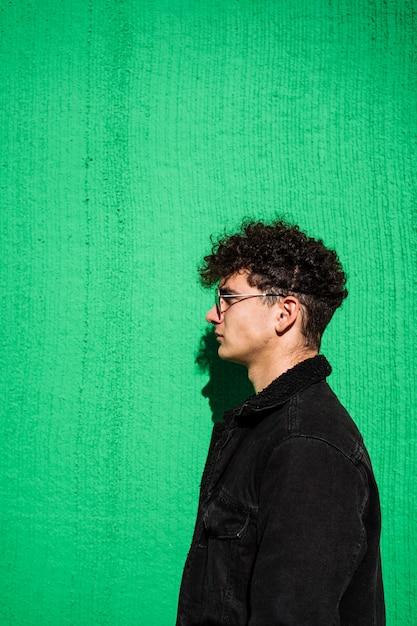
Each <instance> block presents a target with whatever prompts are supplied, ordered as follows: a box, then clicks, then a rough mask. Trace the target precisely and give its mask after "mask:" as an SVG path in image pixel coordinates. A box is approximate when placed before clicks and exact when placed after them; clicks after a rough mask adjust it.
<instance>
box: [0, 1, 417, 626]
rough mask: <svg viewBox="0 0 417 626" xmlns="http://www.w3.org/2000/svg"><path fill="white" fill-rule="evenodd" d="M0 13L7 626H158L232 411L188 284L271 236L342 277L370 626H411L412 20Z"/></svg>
mask: <svg viewBox="0 0 417 626" xmlns="http://www.w3.org/2000/svg"><path fill="white" fill-rule="evenodd" d="M0 6H1V13H0V20H1V36H0V46H1V69H0V71H1V77H0V81H1V82H0V84H1V89H0V105H1V106H0V108H1V111H2V112H1V118H0V121H1V123H0V141H1V144H0V145H1V168H0V170H1V183H0V184H1V222H0V224H1V226H0V227H1V239H2V244H1V245H2V256H3V264H2V277H1V287H2V299H1V304H2V308H1V317H0V319H1V348H2V358H1V364H2V376H1V406H2V416H1V423H0V428H1V433H0V442H1V443H0V445H1V453H0V470H1V483H0V488H1V502H0V533H1V550H0V572H1V580H0V623H1V624H2V625H3V624H4V625H5V626H70V625H71V626H90V625H91V626H93V625H94V626H96V625H97V626H105V625H108V626H136V625H145V626H165V625H168V624H172V623H173V622H174V619H175V610H176V602H177V592H178V586H179V582H180V577H181V571H182V566H183V562H184V559H185V556H186V552H187V549H188V546H189V542H190V538H191V533H192V529H193V523H194V515H195V511H196V504H197V495H198V485H199V480H200V475H201V471H202V466H203V463H204V459H205V454H206V450H207V445H208V441H209V437H210V431H211V426H212V412H211V408H212V409H213V411H214V414H215V418H216V417H217V415H218V410H219V406H222V405H227V404H228V403H229V404H230V402H234V401H235V400H236V399H238V398H240V397H241V396H242V395H244V394H245V393H246V386H245V383H244V382H243V379H242V372H241V371H240V370H235V369H233V367H232V366H229V367H230V368H231V369H230V375H231V378H230V380H231V381H232V383H233V385H232V388H231V386H229V387H227V386H226V387H224V377H223V375H221V377H220V378H221V380H220V383H221V385H220V387H218V388H217V389H218V391H214V392H213V385H212V384H210V383H214V382H215V378H216V375H217V379H218V378H219V376H218V373H219V372H223V371H224V370H220V369H217V367H216V364H214V366H213V363H212V362H211V361H210V363H209V364H208V369H206V371H205V370H204V368H203V371H201V368H200V367H199V366H198V364H196V362H195V360H196V356H197V353H198V350H199V345H200V339H201V337H202V336H204V333H205V329H206V324H205V321H204V314H205V311H206V309H207V308H208V307H209V306H211V301H212V296H211V294H210V293H207V292H205V291H203V290H201V288H200V287H199V286H198V281H197V272H196V268H197V265H198V263H199V260H200V258H201V256H202V255H203V254H205V253H207V251H208V249H209V236H210V235H211V234H212V233H215V234H218V233H220V232H221V231H222V230H223V229H224V228H227V229H231V228H234V227H236V225H237V224H238V223H239V221H240V220H241V218H242V217H243V216H253V217H260V218H272V217H275V216H276V215H284V216H285V217H287V218H288V219H290V220H293V221H296V222H297V223H299V224H300V226H301V227H303V228H305V229H307V230H308V231H309V232H310V233H311V234H312V235H315V236H321V237H322V238H323V239H324V241H325V242H326V243H327V244H328V245H330V246H335V247H336V249H337V250H338V252H339V254H340V257H341V259H342V262H343V263H344V265H345V267H346V270H347V272H348V275H349V285H348V286H349V291H350V296H349V298H348V300H347V301H346V303H345V304H344V306H343V308H342V309H341V310H340V311H339V312H338V313H337V314H336V316H335V318H334V321H333V322H332V325H331V327H330V328H329V330H328V332H327V334H326V336H325V341H324V345H323V352H324V353H325V354H326V355H327V357H328V358H329V360H330V361H331V363H332V364H333V367H334V369H335V372H334V374H333V375H332V377H331V384H332V386H333V388H334V389H335V390H336V392H337V393H338V394H339V396H340V397H341V399H342V401H343V402H344V403H345V404H346V406H347V407H348V409H349V410H350V411H351V413H352V415H353V417H354V418H355V419H356V421H357V423H358V425H359V426H360V428H361V430H362V431H363V433H364V436H365V439H366V441H367V444H368V447H369V449H370V452H371V455H372V458H373V462H374V467H375V473H376V476H377V479H378V482H379V485H380V490H381V499H382V507H383V516H384V530H383V542H382V543H383V559H384V571H385V584H386V593H387V605H388V607H387V608H388V623H389V624H390V626H394V625H395V626H397V625H398V626H406V625H412V624H413V625H414V624H415V623H417V609H416V583H417V568H416V563H415V561H416V559H415V555H416V554H417V550H416V532H415V531H416V517H417V507H416V454H415V452H416V441H417V429H416V420H415V414H416V411H415V382H416V358H415V351H416V347H417V345H416V344H417V341H416V330H415V320H416V313H415V311H416V306H417V298H416V292H417V284H416V239H417V236H416V233H417V231H416V209H415V197H416V171H417V163H416V129H417V126H416V122H417V112H416V106H415V105H416V97H417V84H416V83H417V80H416V71H415V68H416V54H415V53H416V46H415V41H413V37H415V33H416V24H415V19H416V18H415V16H416V7H413V5H412V1H406V0H404V1H403V0H372V1H371V0H276V1H273V0H240V1H238V0H210V1H209V0H170V1H168V0H72V1H71V0H38V1H37V2H35V1H31V0H10V2H9V1H6V0H1V2H0ZM413 22H414V23H413ZM413 201H414V202H413ZM200 360H201V359H200ZM219 367H220V366H219ZM221 367H225V368H226V369H227V366H226V365H224V364H223V365H222V366H221ZM216 372H217V374H216ZM210 373H211V374H212V377H211V379H209V374H210ZM208 383H209V384H208ZM207 384H208V385H207ZM202 390H203V393H204V395H202ZM207 395H208V396H209V398H207V397H205V396H207ZM210 407H211V408H210Z"/></svg>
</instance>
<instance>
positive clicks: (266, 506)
mask: <svg viewBox="0 0 417 626" xmlns="http://www.w3.org/2000/svg"><path fill="white" fill-rule="evenodd" d="M367 494H368V489H367V484H366V476H365V475H364V474H363V473H362V471H361V470H360V468H359V467H358V466H357V465H356V464H355V463H354V462H353V461H352V460H351V459H349V458H347V457H346V456H345V455H344V454H342V453H341V452H340V451H339V450H337V449H336V448H334V447H332V446H331V445H329V444H328V443H326V442H325V441H322V440H319V439H314V438H309V437H301V436H297V437H292V438H289V439H287V440H286V441H285V442H283V443H282V444H281V445H280V446H279V447H278V448H277V449H275V450H274V451H273V453H272V455H271V457H270V459H269V462H268V464H267V466H266V470H265V473H264V476H263V481H262V485H261V491H260V504H259V518H258V551H257V557H256V561H255V564H254V570H253V576H252V581H251V589H250V617H249V622H248V624H249V625H250V626H261V625H262V626H265V624H268V625H269V626H274V625H277V626H278V625H280V626H290V625H291V626H304V625H307V624H308V625H310V626H311V624H314V625H315V626H321V625H323V626H324V625H325V626H329V624H336V623H339V621H338V615H339V603H340V600H341V597H342V595H343V592H344V590H345V589H346V587H347V585H348V583H349V581H350V579H351V577H352V574H353V572H354V570H355V568H356V566H357V564H358V562H359V561H360V560H361V559H362V557H363V554H364V552H365V551H366V533H365V528H364V524H363V519H362V518H363V513H364V509H365V507H366V504H367Z"/></svg>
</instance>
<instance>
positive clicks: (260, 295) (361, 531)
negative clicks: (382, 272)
mask: <svg viewBox="0 0 417 626" xmlns="http://www.w3.org/2000/svg"><path fill="white" fill-rule="evenodd" d="M200 274H201V278H202V282H203V284H204V285H206V286H211V285H214V284H216V283H218V291H217V294H216V304H215V306H213V307H212V308H211V309H210V310H209V312H208V313H207V320H208V322H210V323H211V324H212V325H213V326H214V332H215V334H216V337H217V340H218V343H219V355H220V357H221V358H222V359H228V360H230V361H234V362H236V363H241V364H243V365H245V366H246V367H247V370H248V376H249V379H250V380H251V382H252V384H253V386H254V388H255V391H256V394H255V395H254V396H252V397H251V398H249V399H248V400H247V401H246V402H245V403H244V404H242V405H240V406H238V407H237V408H235V409H233V410H231V411H228V412H227V413H226V414H225V417H224V423H223V424H216V425H215V427H214V431H213V438H212V442H211V445H210V450H209V454H208V459H207V463H206V467H205V471H204V474H203V480H202V485H201V496H200V503H199V509H198V515H197V522H196V527H195V532H194V537H193V541H192V545H191V549H190V552H189V555H188V558H187V562H186V565H185V568H184V575H183V580H182V585H181V592H180V600H179V608H178V618H177V624H178V625H179V626H191V625H199V624H201V625H203V624H204V625H205V626H209V625H217V624H233V625H236V626H237V625H239V626H244V625H248V626H274V625H277V626H278V625H281V626H287V625H292V626H303V625H309V626H317V625H323V626H324V625H325V626H331V625H342V626H345V625H348V624H349V626H353V625H355V626H359V625H360V626H365V625H366V626H368V625H369V626H370V625H373V626H379V625H381V624H385V610H384V597H383V587H382V577H381V564H380V552H379V537H380V506H379V498H378V490H377V486H376V483H375V479H374V475H373V472H372V467H371V463H370V460H369V457H368V453H367V451H366V449H365V447H364V444H363V440H362V437H361V435H360V433H359V431H358V429H357V428H356V426H355V424H354V423H353V422H352V420H351V418H350V417H349V415H348V414H347V412H346V410H345V409H344V408H343V407H342V406H341V404H340V403H339V401H338V399H337V398H336V396H335V395H334V393H333V392H332V391H331V389H330V388H329V386H328V385H327V383H326V380H325V379H326V377H327V376H329V374H330V372H331V368H330V365H329V364H328V362H327V360H326V359H325V357H324V356H322V355H319V354H318V352H319V348H320V341H321V336H322V334H323V331H324V329H325V328H326V326H327V324H328V323H329V321H330V319H331V317H332V315H333V313H334V311H335V310H336V309H337V308H338V307H339V306H340V304H341V303H342V301H343V300H344V298H345V297H346V296H347V291H346V289H345V282H346V277H345V275H344V273H343V270H342V267H341V265H340V262H339V260H338V258H337V256H336V254H335V253H334V252H333V251H331V250H328V249H326V248H325V246H324V244H323V242H322V241H320V240H319V241H316V240H314V239H311V238H309V237H307V235H305V234H304V233H302V232H301V231H300V230H299V228H298V227H297V226H291V225H289V224H286V223H284V222H282V221H278V222H275V223H273V224H271V225H266V224H263V223H261V222H252V223H244V224H243V226H242V229H241V231H240V232H239V233H237V234H234V235H232V236H230V237H225V238H224V239H223V240H220V241H219V242H218V243H216V244H215V245H214V246H213V249H212V253H211V254H210V255H208V256H206V257H205V259H204V265H203V267H202V269H201V270H200Z"/></svg>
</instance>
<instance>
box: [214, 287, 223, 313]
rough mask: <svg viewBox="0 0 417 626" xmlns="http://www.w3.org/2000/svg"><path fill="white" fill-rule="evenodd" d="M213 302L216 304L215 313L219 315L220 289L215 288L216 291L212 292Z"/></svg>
mask: <svg viewBox="0 0 417 626" xmlns="http://www.w3.org/2000/svg"><path fill="white" fill-rule="evenodd" d="M214 302H215V304H216V310H217V315H218V316H219V317H220V316H221V314H222V311H221V304H220V291H219V290H218V289H216V292H215V294H214Z"/></svg>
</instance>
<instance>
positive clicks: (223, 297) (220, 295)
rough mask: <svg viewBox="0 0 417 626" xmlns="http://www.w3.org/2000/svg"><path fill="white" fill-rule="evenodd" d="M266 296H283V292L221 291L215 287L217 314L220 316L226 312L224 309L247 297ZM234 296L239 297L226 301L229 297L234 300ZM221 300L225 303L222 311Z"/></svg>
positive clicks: (247, 298)
mask: <svg viewBox="0 0 417 626" xmlns="http://www.w3.org/2000/svg"><path fill="white" fill-rule="evenodd" d="M268 296H271V297H272V296H275V297H276V298H284V297H285V294H283V293H221V292H220V289H219V288H217V290H216V292H215V295H214V301H215V304H216V311H217V315H218V316H219V318H220V316H221V315H223V314H224V313H226V311H228V310H229V309H230V307H231V306H233V305H234V304H239V302H243V301H244V300H249V298H266V297H268ZM235 298H240V299H239V300H236V302H232V303H230V304H228V303H227V300H231V299H233V300H234V299H235ZM222 300H223V301H224V303H225V304H226V308H225V309H224V310H223V311H222Z"/></svg>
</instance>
